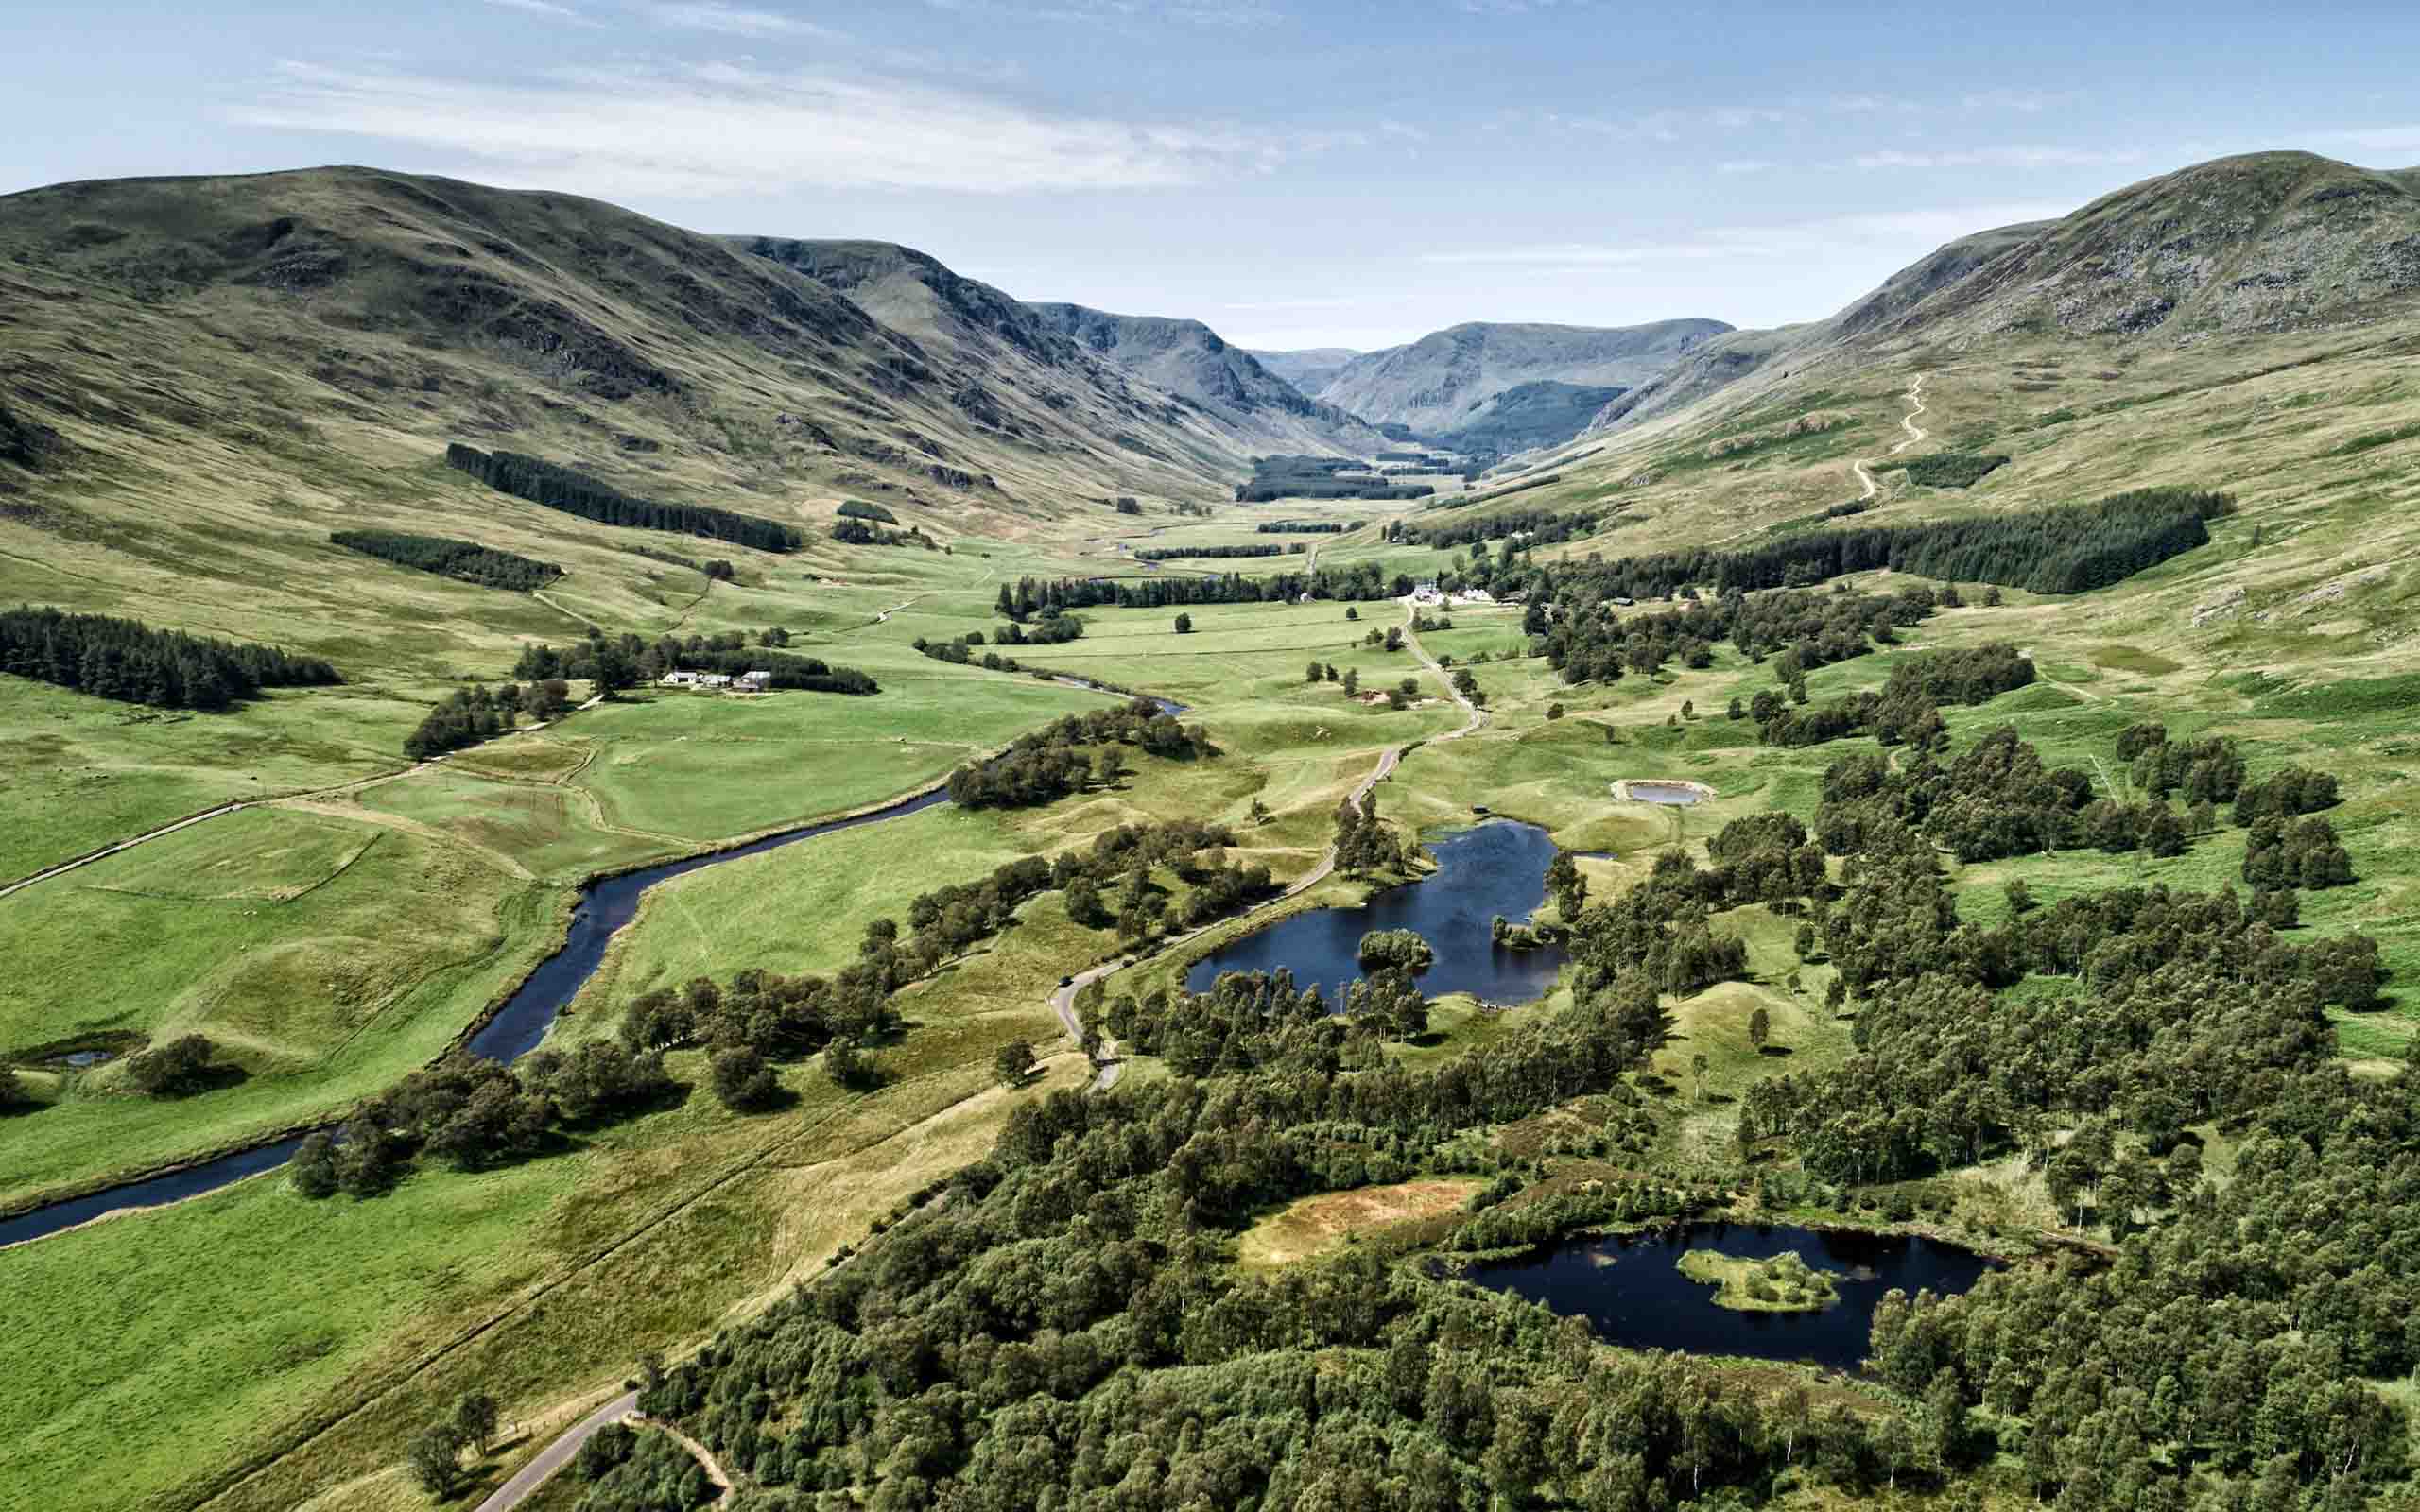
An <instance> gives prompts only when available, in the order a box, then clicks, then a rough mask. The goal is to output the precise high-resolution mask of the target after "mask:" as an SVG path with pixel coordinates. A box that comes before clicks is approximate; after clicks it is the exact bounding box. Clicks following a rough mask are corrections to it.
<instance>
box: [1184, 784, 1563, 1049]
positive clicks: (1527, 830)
mask: <svg viewBox="0 0 2420 1512" xmlns="http://www.w3.org/2000/svg"><path fill="white" fill-rule="evenodd" d="M1428 851H1429V853H1430V854H1432V855H1434V856H1435V857H1436V858H1437V870H1436V872H1435V873H1434V874H1433V875H1431V876H1430V877H1429V878H1428V879H1427V880H1426V882H1417V883H1413V884H1410V885H1408V886H1402V887H1391V888H1389V889H1388V890H1386V891H1385V892H1382V893H1379V894H1378V895H1377V896H1375V897H1374V898H1372V899H1371V900H1370V901H1369V902H1366V903H1363V904H1361V905H1360V906H1359V907H1357V908H1315V909H1312V910H1311V911H1310V912H1308V913H1302V914H1296V915H1294V916H1293V917H1292V918H1290V919H1283V920H1280V921H1279V922H1277V923H1274V924H1271V926H1270V927H1269V928H1267V929H1264V930H1260V931H1258V932H1256V933H1254V934H1251V935H1246V936H1242V937H1240V938H1237V939H1233V940H1229V941H1228V942H1227V943H1226V944H1224V945H1221V946H1219V948H1218V949H1217V950H1216V951H1214V952H1212V953H1211V954H1209V955H1207V956H1204V957H1203V958H1202V959H1201V960H1199V961H1196V962H1195V963H1194V964H1193V969H1192V970H1191V971H1187V972H1185V975H1184V986H1185V989H1186V990H1187V991H1191V992H1206V991H1208V990H1209V989H1210V985H1211V984H1212V983H1213V982H1216V981H1217V980H1218V979H1219V972H1221V971H1275V970H1277V969H1278V968H1279V967H1281V966H1282V967H1285V968H1286V969H1288V971H1292V972H1293V973H1294V980H1295V981H1296V982H1298V983H1302V984H1305V985H1309V984H1311V983H1318V984H1320V985H1321V986H1322V988H1324V989H1325V990H1326V991H1327V993H1328V994H1329V995H1330V996H1334V995H1336V994H1337V993H1338V992H1339V991H1340V990H1342V989H1344V988H1346V987H1348V986H1349V985H1350V984H1351V983H1354V982H1357V981H1359V980H1360V977H1361V966H1360V962H1359V959H1358V955H1359V953H1360V946H1361V936H1363V935H1366V934H1368V933H1369V932H1370V931H1371V930H1374V929H1409V930H1411V931H1413V932H1414V933H1416V934H1418V935H1419V936H1421V937H1422V938H1424V939H1426V940H1427V941H1428V944H1429V948H1430V949H1432V950H1434V951H1435V952H1436V953H1437V964H1436V965H1434V966H1432V967H1430V968H1429V969H1428V971H1426V972H1425V973H1423V974H1422V976H1421V978H1420V989H1421V991H1423V992H1425V993H1426V994H1427V995H1428V996H1430V997H1439V996H1443V994H1445V993H1448V992H1468V993H1471V994H1473V995H1475V996H1477V997H1478V998H1480V999H1481V1000H1483V1001H1485V1002H1489V1003H1527V1002H1529V1001H1530V999H1532V998H1536V997H1541V996H1543V995H1544V994H1545V993H1546V991H1547V988H1550V987H1552V986H1554V979H1555V973H1556V972H1558V971H1561V970H1562V969H1563V963H1564V952H1563V948H1562V947H1561V946H1559V945H1548V946H1543V947H1541V948H1539V949H1536V950H1527V951H1516V950H1508V949H1507V948H1505V947H1504V946H1501V945H1498V944H1496V943H1495V938H1494V937H1493V934H1492V929H1493V926H1494V924H1495V917H1496V916H1497V915H1498V914H1501V915H1503V916H1504V917H1505V918H1506V919H1512V920H1513V921H1514V922H1516V923H1517V922H1519V921H1520V920H1522V919H1527V918H1529V917H1530V914H1531V913H1532V912H1533V911H1534V910H1535V909H1536V908H1537V906H1538V904H1540V903H1541V902H1545V901H1546V896H1547V866H1548V865H1549V864H1550V863H1551V862H1552V861H1553V860H1554V841H1553V840H1551V839H1549V838H1547V832H1546V831H1544V830H1541V829H1539V828H1538V827H1537V826H1536V825H1534V824H1520V823H1516V822H1514V821H1513V820H1510V819H1494V820H1491V821H1489V822H1488V823H1485V824H1482V825H1480V826H1478V828H1477V829H1472V830H1464V831H1461V833H1456V834H1449V835H1447V836H1445V837H1444V838H1443V839H1440V840H1438V841H1435V842H1434V843H1432V844H1431V845H1430V846H1429V847H1428Z"/></svg>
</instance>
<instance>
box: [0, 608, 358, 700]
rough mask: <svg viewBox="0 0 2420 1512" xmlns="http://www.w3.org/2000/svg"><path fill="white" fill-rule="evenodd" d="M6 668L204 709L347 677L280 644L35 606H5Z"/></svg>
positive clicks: (80, 687)
mask: <svg viewBox="0 0 2420 1512" xmlns="http://www.w3.org/2000/svg"><path fill="white" fill-rule="evenodd" d="M0 672H9V673H13V674H15V675H16V676H18V677H21V678H30V679H33V680H35V681H37V682H47V683H50V684H52V685H53V686H55V687H61V688H66V689H69V690H71V691H73V692H76V693H84V694H90V695H92V696H94V697H96V698H112V699H115V700H116V701H118V702H120V703H139V704H147V705H149V706H150V707H152V708H155V709H199V710H203V711H205V712H215V711H217V710H221V709H227V708H230V707H233V705H235V704H237V703H240V702H242V701H244V700H245V699H248V698H252V697H256V696H258V695H259V694H260V691H261V690H262V689H264V688H316V687H326V686H329V685H331V684H335V683H340V682H342V681H343V680H344V679H342V678H340V677H338V676H337V669H336V668H335V667H333V666H331V665H329V664H328V663H327V662H323V661H321V660H320V658H318V657H309V656H296V655H294V654H293V653H291V652H289V651H286V650H284V649H282V648H280V647H278V646H273V645H254V644H247V643H243V642H236V641H220V640H211V639H204V638H203V637H201V636H198V635H187V634H185V633H184V632H183V631H182V630H160V629H154V628H152V627H150V626H148V625H145V624H143V623H142V622H141V621H139V620H128V619H114V618H112V617H110V616H108V615H102V614H70V613H67V612H65V611H63V610H56V609H35V608H33V607H31V606H26V607H22V608H18V609H13V610H0Z"/></svg>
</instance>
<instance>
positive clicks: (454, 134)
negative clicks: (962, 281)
mask: <svg viewBox="0 0 2420 1512" xmlns="http://www.w3.org/2000/svg"><path fill="white" fill-rule="evenodd" d="M229 113H230V115H231V118H233V119H234V120H236V121H238V122H241V123H244V124H247V125H252V126H265V127H279V128H289V129H296V130H311V131H340V132H350V133H354V134H356V135H360V136H367V137H375V138H378V139H381V140H384V141H389V142H395V143H403V144H408V145H410V146H416V147H419V148H421V149H423V151H426V152H433V153H444V154H452V155H455V156H456V157H458V158H462V159H468V160H471V161H472V162H474V163H476V164H477V165H478V168H479V171H481V172H483V173H485V174H487V175H488V176H489V177H491V178H495V179H501V180H506V181H510V182H521V183H529V184H546V185H549V186H552V187H557V188H569V189H575V190H579V191H581V192H585V193H591V194H596V195H602V196H621V197H628V196H635V195H666V196H677V197H704V196H710V195H721V194H739V193H761V192H763V191H765V190H767V189H769V188H781V187H789V186H796V185H818V186H824V187H849V188H864V187H884V188H901V189H947V190H959V191H964V192H970V193H991V194H1013V193H1023V192H1033V191H1045V190H1071V189H1072V190H1098V189H1151V188H1164V187H1168V186H1173V185H1178V184H1187V183H1196V182H1200V181H1202V180H1214V179H1219V178H1231V177H1234V176H1236V175H1241V174H1251V173H1259V172H1265V171H1268V170H1270V169H1271V168H1273V167H1275V166H1277V165H1278V164H1280V163H1284V162H1285V161H1287V160H1288V159H1289V158H1292V157H1295V156H1299V155H1301V154H1304V153H1307V152H1313V151H1318V150H1322V149H1323V148H1325V147H1328V146H1338V145H1343V144H1345V143H1347V142H1349V141H1351V140H1352V138H1353V134H1352V133H1327V134H1323V135H1321V136H1317V137H1312V136H1300V135H1298V136H1293V137H1287V136H1283V135H1279V134H1275V133H1270V132H1263V131H1255V130H1250V129H1238V128H1221V127H1215V126H1201V125H1195V124H1188V123H1183V122H1173V121H1150V120H1116V119H1110V118H1105V117H1094V116H1076V115H1051V114H1046V113H1044V112H1038V111H1035V110H1031V109H1029V108H1027V107H1024V106H1021V105H1017V104H1014V103H1011V102H1007V101H1002V100H997V99H993V98H990V97H987V96H984V95H980V94H971V93H966V92H961V91H959V90H953V89H947V88H942V87H939V86H935V85H931V84H922V83H917V82H914V81H910V80H907V79H902V78H895V77H875V76H859V75H847V74H840V73H834V72H822V71H814V70H792V71H783V72H773V71H767V70H762V69H757V68H753V67H745V66H740V65H736V64H712V65H702V66H697V67H687V68H653V67H650V68H641V67H625V68H616V69H563V70H559V71H555V72H551V73H548V74H544V75H541V76H538V77H530V78H519V79H511V80H505V81H497V82H474V81H469V80H464V79H460V78H454V77H432V76H426V75H416V74H410V73H404V72H371V71H354V70H344V69H337V68H328V67H322V66H319V65H316V64H311V63H302V62H288V63H285V64H283V65H281V66H280V68H279V71H278V77H277V79H276V81H275V82H274V83H273V84H272V85H271V86H270V87H268V88H267V89H265V90H263V91H262V92H261V93H260V94H259V95H258V96H257V97H255V98H254V99H252V100H251V101H248V102H247V103H245V104H243V105H241V106H238V107H235V108H234V109H233V110H232V111H231V112H229Z"/></svg>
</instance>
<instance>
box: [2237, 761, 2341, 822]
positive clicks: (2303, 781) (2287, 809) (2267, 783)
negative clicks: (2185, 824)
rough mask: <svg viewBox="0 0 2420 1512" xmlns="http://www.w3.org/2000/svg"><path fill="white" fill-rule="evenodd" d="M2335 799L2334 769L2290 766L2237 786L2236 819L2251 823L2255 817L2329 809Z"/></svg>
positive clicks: (2290, 816) (2281, 815) (2290, 814)
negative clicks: (2313, 769)
mask: <svg viewBox="0 0 2420 1512" xmlns="http://www.w3.org/2000/svg"><path fill="white" fill-rule="evenodd" d="M2337 802H2338V797H2337V788H2336V778H2335V775H2334V774H2333V773H2330V772H2314V771H2312V770H2311V769H2310V768H2308V767H2307V766H2289V767H2287V768H2285V769H2284V770H2283V771H2278V772H2272V773H2270V774H2269V775H2268V776H2267V777H2264V778H2262V779H2261V780H2260V781H2259V782H2253V783H2249V784H2247V785H2245V786H2243V787H2240V788H2238V790H2237V792H2236V796H2235V822H2236V823H2238V824H2250V823H2252V822H2253V821H2254V820H2256V819H2290V818H2294V817H2297V816H2301V815H2305V814H2316V813H2318V812H2319V811H2320V810H2322V809H2332V808H2334V807H2335V806H2336V804H2337Z"/></svg>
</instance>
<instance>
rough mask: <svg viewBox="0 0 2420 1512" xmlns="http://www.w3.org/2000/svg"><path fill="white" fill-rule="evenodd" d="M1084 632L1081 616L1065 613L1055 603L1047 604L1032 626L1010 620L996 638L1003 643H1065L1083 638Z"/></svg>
mask: <svg viewBox="0 0 2420 1512" xmlns="http://www.w3.org/2000/svg"><path fill="white" fill-rule="evenodd" d="M1083 634H1084V622H1083V619H1082V617H1081V616H1080V615H1075V614H1068V613H1064V612H1063V611H1062V610H1059V609H1058V608H1057V607H1056V606H1055V605H1045V606H1044V607H1043V610H1042V613H1041V614H1040V615H1039V616H1038V617H1037V618H1036V619H1035V620H1034V622H1033V623H1032V624H1031V625H1030V626H1027V625H1021V624H1019V623H1018V622H1017V621H1015V620H1013V619H1012V620H1010V621H1009V622H1008V623H1007V624H1005V625H1003V626H1001V627H1000V628H999V630H998V632H997V633H996V634H995V635H994V640H996V641H998V642H999V643H1000V644H1002V645H1064V644H1067V643H1068V642H1069V641H1076V640H1081V639H1082V638H1083Z"/></svg>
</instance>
